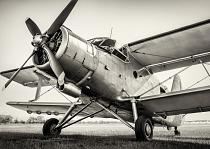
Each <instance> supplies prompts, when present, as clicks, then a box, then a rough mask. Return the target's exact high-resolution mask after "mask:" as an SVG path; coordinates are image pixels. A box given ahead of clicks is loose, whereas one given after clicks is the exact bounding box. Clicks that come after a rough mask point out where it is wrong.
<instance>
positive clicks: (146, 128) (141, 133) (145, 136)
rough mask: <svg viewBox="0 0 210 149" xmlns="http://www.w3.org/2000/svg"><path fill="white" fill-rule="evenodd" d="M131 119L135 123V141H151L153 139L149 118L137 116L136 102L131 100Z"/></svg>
mask: <svg viewBox="0 0 210 149" xmlns="http://www.w3.org/2000/svg"><path fill="white" fill-rule="evenodd" d="M131 105H132V110H133V118H134V123H135V134H136V139H137V140H139V141H151V140H152V138H153V125H152V121H151V119H150V118H148V117H146V116H144V115H141V116H138V111H137V107H136V100H135V99H134V100H131Z"/></svg>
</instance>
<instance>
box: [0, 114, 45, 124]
mask: <svg viewBox="0 0 210 149" xmlns="http://www.w3.org/2000/svg"><path fill="white" fill-rule="evenodd" d="M44 122H45V119H44V117H43V116H37V117H33V116H31V117H29V118H28V119H27V120H18V119H17V118H13V117H12V116H11V115H0V124H8V123H22V124H25V123H28V124H31V123H44Z"/></svg>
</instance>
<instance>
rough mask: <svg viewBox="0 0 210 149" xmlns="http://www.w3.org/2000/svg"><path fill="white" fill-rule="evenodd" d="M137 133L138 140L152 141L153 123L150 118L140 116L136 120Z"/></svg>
mask: <svg viewBox="0 0 210 149" xmlns="http://www.w3.org/2000/svg"><path fill="white" fill-rule="evenodd" d="M135 134H136V139H137V140H138V141H151V140H152V138H153V125H152V122H151V119H150V118H147V117H145V116H139V117H138V119H137V120H136V122H135Z"/></svg>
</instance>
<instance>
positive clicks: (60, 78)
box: [42, 44, 65, 86]
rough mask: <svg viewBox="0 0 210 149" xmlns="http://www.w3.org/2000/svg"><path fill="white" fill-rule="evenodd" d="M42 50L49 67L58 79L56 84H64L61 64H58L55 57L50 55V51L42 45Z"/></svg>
mask: <svg viewBox="0 0 210 149" xmlns="http://www.w3.org/2000/svg"><path fill="white" fill-rule="evenodd" d="M42 47H43V49H44V50H45V51H46V53H47V56H48V59H49V63H50V67H51V68H52V70H53V72H54V73H55V75H56V76H57V78H58V84H59V85H60V86H61V85H63V84H64V78H65V73H64V71H63V68H62V66H61V64H60V63H59V62H58V60H57V59H56V57H55V55H54V54H53V53H52V51H51V50H50V49H49V48H48V47H47V46H46V45H45V44H44V45H42Z"/></svg>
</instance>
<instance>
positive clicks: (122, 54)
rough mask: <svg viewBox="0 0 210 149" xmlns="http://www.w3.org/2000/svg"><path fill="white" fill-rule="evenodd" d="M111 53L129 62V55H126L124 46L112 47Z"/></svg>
mask: <svg viewBox="0 0 210 149" xmlns="http://www.w3.org/2000/svg"><path fill="white" fill-rule="evenodd" d="M112 54H113V55H115V56H117V57H118V58H119V59H121V60H122V61H124V62H127V63H128V62H129V57H128V51H127V49H126V48H125V47H123V48H120V49H114V50H113V51H112Z"/></svg>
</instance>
